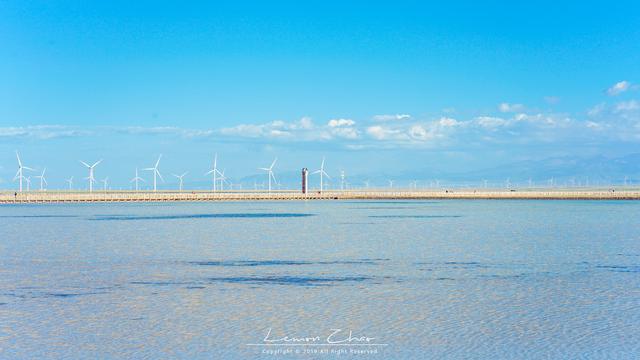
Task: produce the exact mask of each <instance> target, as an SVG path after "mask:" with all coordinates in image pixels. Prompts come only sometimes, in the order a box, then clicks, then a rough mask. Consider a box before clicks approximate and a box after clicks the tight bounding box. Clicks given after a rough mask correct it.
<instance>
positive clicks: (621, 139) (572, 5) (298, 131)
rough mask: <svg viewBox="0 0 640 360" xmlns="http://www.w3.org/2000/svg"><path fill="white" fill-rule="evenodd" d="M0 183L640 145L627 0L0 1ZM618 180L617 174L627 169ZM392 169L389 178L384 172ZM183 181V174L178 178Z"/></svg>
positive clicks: (503, 160) (473, 164) (519, 157)
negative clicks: (24, 177)
mask: <svg viewBox="0 0 640 360" xmlns="http://www.w3.org/2000/svg"><path fill="white" fill-rule="evenodd" d="M0 20H1V21H0V79H1V81H0V179H1V180H2V182H3V184H0V187H10V186H15V184H10V182H11V179H12V177H13V175H14V173H15V155H14V151H15V150H19V151H20V152H21V154H22V157H23V158H24V160H25V163H27V165H30V166H32V167H37V168H39V169H41V168H43V167H45V166H46V167H47V169H48V170H47V172H48V173H49V178H50V182H51V183H52V187H60V186H62V184H63V180H62V179H64V178H65V177H68V176H71V175H74V176H76V177H77V178H78V177H80V176H83V175H85V174H84V169H83V168H82V166H81V165H80V164H79V162H78V160H85V161H95V160H97V159H100V158H104V162H103V164H101V165H100V167H99V168H98V169H97V171H96V173H97V177H98V178H101V177H104V176H109V177H110V178H111V179H112V183H113V184H114V187H118V186H119V187H126V186H128V183H127V179H129V178H130V177H132V173H133V169H134V168H135V167H136V166H137V167H147V166H150V165H151V164H152V163H153V162H154V159H155V158H156V157H157V154H159V153H162V154H164V158H163V162H162V165H161V168H162V169H163V172H164V173H165V175H167V174H170V173H172V172H173V173H182V172H184V171H189V172H190V177H191V179H190V180H191V181H192V182H195V181H204V180H205V179H204V178H203V177H202V175H203V174H204V172H206V171H207V167H208V165H209V163H210V161H211V157H212V155H213V154H214V153H218V154H219V156H220V161H221V166H223V167H225V168H226V169H227V171H228V174H230V175H231V176H232V177H234V178H236V179H239V178H242V177H244V176H249V175H252V174H254V173H256V170H254V169H255V168H256V167H259V166H265V165H267V164H268V163H270V162H271V160H272V159H273V158H274V157H276V156H277V157H278V158H279V164H278V166H279V171H280V172H288V171H290V172H293V171H297V169H299V168H301V167H303V166H307V167H310V168H315V167H317V166H318V165H319V162H320V160H321V158H322V156H326V157H327V167H328V170H329V172H330V174H334V175H337V173H338V171H339V170H340V169H345V171H347V173H348V174H354V176H355V175H360V176H370V175H371V174H381V173H385V174H400V173H402V172H406V171H410V170H411V169H428V170H429V171H430V174H433V173H436V175H433V176H437V173H442V174H447V173H455V172H464V171H471V170H479V169H483V168H491V167H494V166H500V165H503V164H509V163H513V162H518V161H524V160H541V159H546V158H550V157H590V156H596V155H606V156H611V157H616V156H624V155H628V154H632V153H638V152H640V87H639V84H640V66H638V64H640V27H639V26H638V24H640V5H638V4H637V2H625V1H617V2H595V3H591V4H589V5H588V6H587V5H585V4H584V3H582V2H564V3H563V4H558V3H557V2H551V1H537V2H530V3H526V4H513V2H506V1H503V2H499V1H489V2H480V1H473V2H471V1H470V2H447V3H444V2H438V3H436V4H426V3H425V2H403V1H394V2H387V3H372V2H352V3H350V4H344V2H331V1H318V2H305V3H304V4H302V3H301V2H294V1H292V2H277V3H274V2H269V3H267V2H255V3H253V2H240V1H232V2H217V3H215V4H211V3H207V2H202V3H199V2H184V1H182V2H174V3H170V2H166V3H164V2H163V3H162V4H160V3H158V2H151V1H149V2H144V1H140V2H135V3H133V2H125V1H110V2H104V3H97V2H83V1H41V2H32V1H0ZM632 175H633V174H632ZM398 176H399V175H398ZM185 181H187V183H189V179H188V178H187V179H186V180H185Z"/></svg>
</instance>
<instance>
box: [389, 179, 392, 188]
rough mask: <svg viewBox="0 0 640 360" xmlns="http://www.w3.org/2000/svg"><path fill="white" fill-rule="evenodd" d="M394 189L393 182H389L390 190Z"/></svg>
mask: <svg viewBox="0 0 640 360" xmlns="http://www.w3.org/2000/svg"><path fill="white" fill-rule="evenodd" d="M391 188H393V180H389V189H391Z"/></svg>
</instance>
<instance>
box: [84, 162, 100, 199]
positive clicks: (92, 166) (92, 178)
mask: <svg viewBox="0 0 640 360" xmlns="http://www.w3.org/2000/svg"><path fill="white" fill-rule="evenodd" d="M80 162H81V163H82V165H84V166H86V167H87V168H89V176H88V177H86V178H85V179H88V180H89V192H93V183H94V182H96V178H95V177H94V176H93V169H94V168H95V167H96V165H98V164H100V163H101V162H102V159H100V160H98V161H97V162H96V163H95V164H93V165H89V164H87V163H86V162H84V161H82V160H80Z"/></svg>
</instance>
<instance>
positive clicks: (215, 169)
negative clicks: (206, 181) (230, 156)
mask: <svg viewBox="0 0 640 360" xmlns="http://www.w3.org/2000/svg"><path fill="white" fill-rule="evenodd" d="M209 174H213V191H216V185H217V183H218V175H221V174H220V171H219V170H218V154H215V156H214V157H213V166H212V167H211V169H210V170H209V171H207V173H206V174H205V175H209Z"/></svg>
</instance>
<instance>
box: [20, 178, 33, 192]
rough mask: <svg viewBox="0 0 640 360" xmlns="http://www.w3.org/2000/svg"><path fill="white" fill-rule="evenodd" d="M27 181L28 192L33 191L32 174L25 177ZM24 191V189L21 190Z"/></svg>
mask: <svg viewBox="0 0 640 360" xmlns="http://www.w3.org/2000/svg"><path fill="white" fill-rule="evenodd" d="M24 179H25V180H26V181H27V192H29V191H31V176H27V177H26V178H24ZM20 191H22V190H20Z"/></svg>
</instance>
